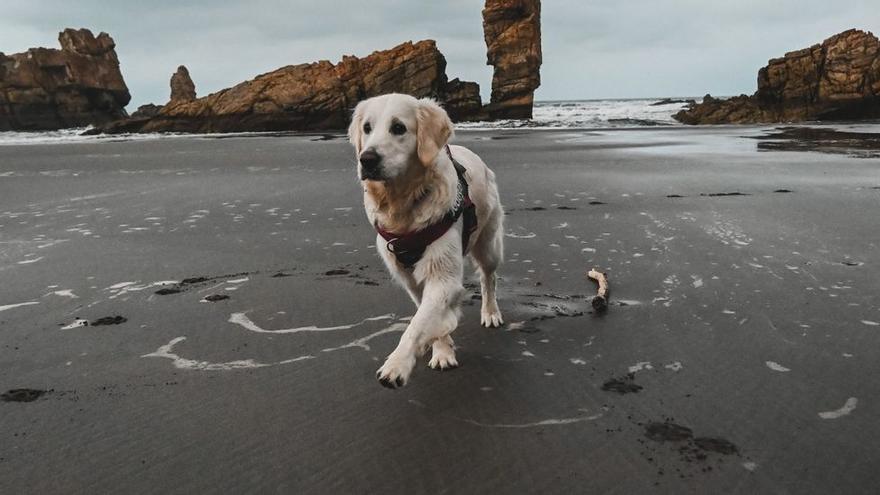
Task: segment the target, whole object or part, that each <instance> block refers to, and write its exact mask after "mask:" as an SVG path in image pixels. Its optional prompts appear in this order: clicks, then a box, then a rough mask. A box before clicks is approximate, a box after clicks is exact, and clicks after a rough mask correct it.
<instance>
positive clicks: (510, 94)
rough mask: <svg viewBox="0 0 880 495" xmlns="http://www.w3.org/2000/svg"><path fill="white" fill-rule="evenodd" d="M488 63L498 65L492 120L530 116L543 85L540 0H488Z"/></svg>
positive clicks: (490, 110)
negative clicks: (538, 89)
mask: <svg viewBox="0 0 880 495" xmlns="http://www.w3.org/2000/svg"><path fill="white" fill-rule="evenodd" d="M483 34H484V36H485V39H486V47H487V48H488V52H487V54H486V55H487V64H488V65H492V66H494V67H495V72H494V75H493V76H492V98H491V101H490V102H489V105H488V106H487V108H486V110H487V112H488V114H489V117H490V118H491V119H530V118H532V106H533V103H534V100H535V89H537V88H538V86H540V85H541V73H540V69H541V1H540V0H487V1H486V6H485V8H484V9H483Z"/></svg>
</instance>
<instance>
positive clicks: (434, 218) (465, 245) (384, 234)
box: [348, 93, 504, 388]
mask: <svg viewBox="0 0 880 495" xmlns="http://www.w3.org/2000/svg"><path fill="white" fill-rule="evenodd" d="M453 133H454V130H453V125H452V121H451V120H450V119H449V116H448V115H447V113H446V111H445V110H443V108H442V107H441V106H440V105H438V104H437V103H436V102H435V101H434V100H432V99H429V98H422V99H417V98H414V97H412V96H409V95H403V94H394V93H392V94H386V95H382V96H377V97H373V98H370V99H367V100H364V101H361V102H360V103H359V104H358V105H357V107H356V108H355V110H354V113H353V115H352V119H351V124H350V126H349V129H348V137H349V141H350V142H351V144H352V145H353V146H354V149H355V154H356V157H357V162H358V166H357V170H358V178H359V179H360V181H361V184H362V186H363V190H364V209H365V210H366V214H367V218H368V219H369V221H370V224H371V225H372V226H373V227H374V228H375V229H376V230H377V236H376V248H377V250H378V251H379V256H380V257H381V258H382V260H383V261H384V262H385V265H386V267H387V268H388V270H389V272H391V275H392V277H393V278H394V280H395V281H396V282H398V283H399V284H400V285H401V286H403V288H405V289H406V291H407V292H408V293H409V296H410V297H411V298H412V300H413V302H414V303H415V305H416V313H415V315H414V316H413V317H412V319H411V320H410V321H409V324H408V326H407V328H406V330H405V331H404V332H403V336H401V338H400V342H399V343H398V345H397V347H396V348H395V349H394V351H393V352H391V354H389V355H388V357H387V359H386V360H385V363H384V364H383V365H382V367H380V368H379V370H378V371H377V372H376V377H377V378H378V380H379V382H380V384H382V385H383V386H385V387H388V388H397V387H402V386H404V385H406V383H407V382H408V381H409V379H410V375H411V374H412V371H413V368H414V367H415V364H416V360H417V358H418V357H420V356H422V355H423V354H424V353H425V352H426V351H427V348H428V346H430V347H431V359H430V361H429V363H428V366H429V367H431V368H433V369H437V370H446V369H451V368H455V367H457V366H458V361H457V360H456V357H455V348H454V344H453V341H452V337H451V333H452V332H453V331H454V330H455V328H456V327H457V326H458V320H459V318H460V317H461V309H460V303H461V299H462V298H463V296H464V294H465V290H464V286H463V277H464V258H465V254H464V252H466V253H467V256H469V257H470V258H471V259H472V260H473V262H474V263H475V265H476V267H477V268H478V271H479V275H480V285H481V293H482V308H481V311H480V321H481V324H482V325H483V326H485V327H487V328H491V327H499V326H501V325H502V324H503V323H504V320H503V318H502V316H501V311H500V310H499V309H498V301H497V300H496V297H495V288H496V287H495V286H496V273H495V272H496V270H497V269H498V266H499V264H500V263H501V262H502V259H503V253H504V245H503V244H504V229H503V226H502V221H503V218H504V212H503V209H502V206H501V200H500V197H499V195H498V186H497V184H496V182H495V174H494V173H493V172H492V171H491V170H490V169H489V167H488V166H486V164H485V163H484V162H483V160H481V159H480V157H479V156H477V155H476V154H475V153H474V152H472V151H470V150H469V149H467V148H465V147H463V146H456V145H449V144H448V142H449V140H450V139H451V138H452V137H453ZM420 250H421V251H422V252H419V251H420Z"/></svg>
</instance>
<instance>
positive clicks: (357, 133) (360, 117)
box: [348, 101, 366, 156]
mask: <svg viewBox="0 0 880 495" xmlns="http://www.w3.org/2000/svg"><path fill="white" fill-rule="evenodd" d="M365 103H366V101H362V102H360V103H358V104H357V106H356V107H354V113H352V115H351V124H349V125H348V142H350V143H351V144H352V145H353V146H354V150H355V154H356V155H358V156H360V154H361V150H362V149H363V148H364V108H365V107H366V105H365Z"/></svg>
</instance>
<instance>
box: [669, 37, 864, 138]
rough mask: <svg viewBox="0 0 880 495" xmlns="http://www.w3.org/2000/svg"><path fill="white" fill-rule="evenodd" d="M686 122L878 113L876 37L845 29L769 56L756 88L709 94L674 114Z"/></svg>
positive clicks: (837, 117) (840, 117) (844, 117)
mask: <svg viewBox="0 0 880 495" xmlns="http://www.w3.org/2000/svg"><path fill="white" fill-rule="evenodd" d="M674 117H675V118H676V119H677V120H679V121H680V122H683V123H685V124H746V123H772V122H798V121H806V120H851V119H865V118H880V40H878V39H877V37H876V36H874V35H873V34H871V33H869V32H864V31H859V30H855V29H852V30H849V31H845V32H843V33H840V34H838V35H835V36H832V37H831V38H828V39H827V40H825V41H824V42H823V43H822V44H819V45H814V46H812V47H810V48H805V49H803V50H798V51H795V52H790V53H787V54H785V56H784V57H782V58H777V59H772V60H770V62H769V63H768V65H767V66H766V67H764V68H762V69H761V70H760V71H759V72H758V91H757V92H756V93H755V94H754V95H752V96H746V95H741V96H738V97H735V98H731V99H728V100H719V99H715V98H711V97H708V95H707V98H705V99H704V101H703V103H701V104H699V105H693V106H692V107H691V108H689V109H687V110H682V111H681V112H679V113H678V114H676V115H675V116H674Z"/></svg>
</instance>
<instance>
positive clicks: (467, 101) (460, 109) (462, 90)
mask: <svg viewBox="0 0 880 495" xmlns="http://www.w3.org/2000/svg"><path fill="white" fill-rule="evenodd" d="M443 108H445V109H446V113H448V114H449V117H450V118H451V119H452V120H454V121H456V122H459V121H462V120H483V119H486V118H487V116H486V115H485V114H484V112H483V101H482V100H481V99H480V85H479V84H477V83H475V82H468V81H461V80H459V79H458V78H455V79H453V80H451V81H449V82H448V83H446V86H445V87H444V89H443Z"/></svg>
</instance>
